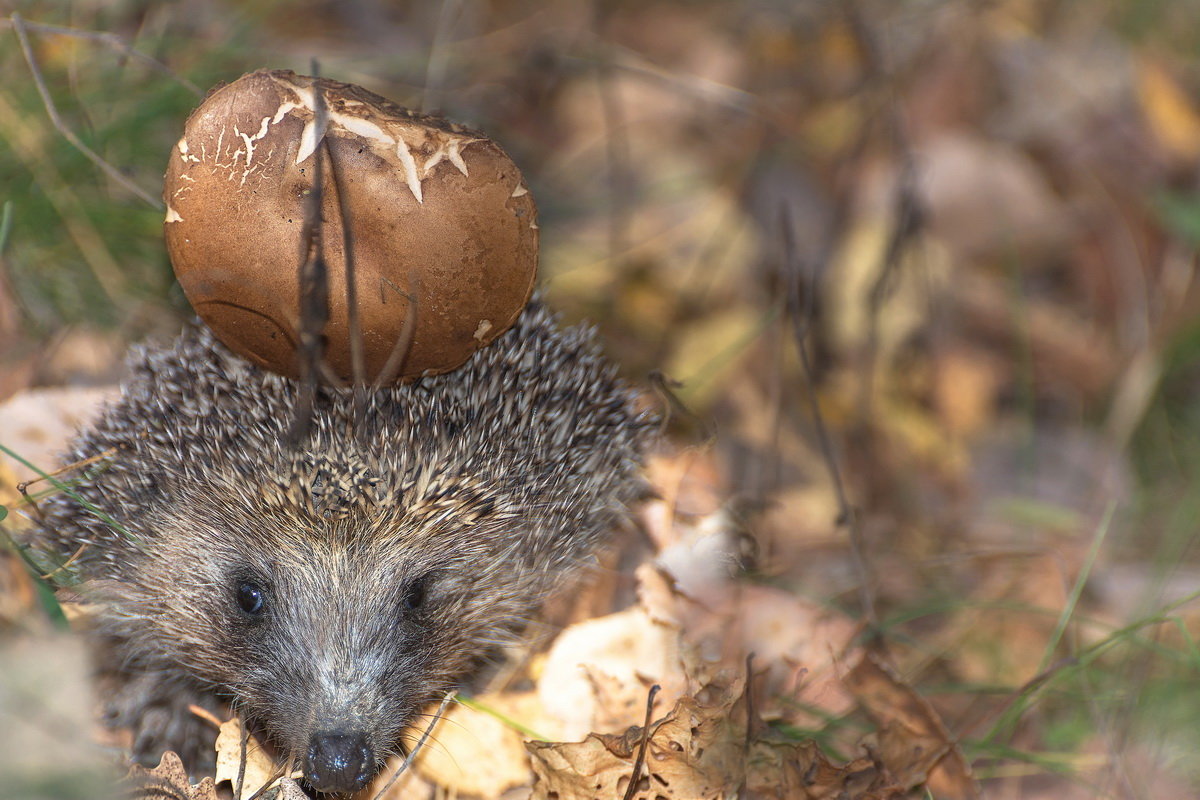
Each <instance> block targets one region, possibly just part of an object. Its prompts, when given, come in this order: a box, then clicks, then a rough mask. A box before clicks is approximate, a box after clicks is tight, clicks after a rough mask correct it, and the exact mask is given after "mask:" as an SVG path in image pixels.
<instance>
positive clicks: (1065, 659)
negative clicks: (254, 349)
mask: <svg viewBox="0 0 1200 800" xmlns="http://www.w3.org/2000/svg"><path fill="white" fill-rule="evenodd" d="M7 9H8V11H9V12H10V13H11V12H12V11H16V12H19V14H20V15H21V17H22V18H23V19H24V20H25V21H26V23H27V25H28V26H29V31H28V34H29V37H30V41H31V43H32V55H33V62H32V64H31V63H30V62H29V61H28V60H27V58H26V56H25V55H24V54H23V52H22V48H21V47H20V46H19V44H18V39H17V37H16V35H15V31H14V30H13V27H12V24H11V20H9V21H7V22H4V23H2V24H3V27H0V38H2V40H3V42H4V44H3V45H0V66H2V69H3V74H4V75H5V78H6V79H5V81H4V82H3V85H0V187H3V197H2V200H3V203H4V217H3V219H4V227H3V228H2V229H0V230H2V233H3V250H2V261H0V396H7V395H11V394H14V393H16V392H18V391H20V390H22V389H24V388H26V387H29V386H37V385H48V384H61V383H69V382H105V381H110V380H112V379H113V376H114V375H117V374H119V359H118V355H119V353H120V352H121V351H123V350H124V348H125V347H126V346H127V345H128V344H129V343H130V342H133V341H136V340H139V339H142V338H144V337H146V336H165V335H168V334H169V333H170V331H171V330H172V329H173V328H175V327H177V325H178V324H179V320H180V319H181V318H182V317H183V316H184V315H186V314H187V313H188V312H187V307H186V301H184V299H183V298H182V295H181V293H180V292H179V291H178V288H177V287H176V286H175V285H174V283H173V279H172V276H171V272H170V268H169V264H168V263H167V260H166V256H165V253H164V250H163V247H162V242H161V224H160V223H161V212H160V211H159V210H158V209H156V208H155V207H153V206H152V205H150V204H149V203H147V202H146V201H144V200H142V199H139V198H138V197H137V196H135V195H134V194H133V193H131V192H130V191H128V190H127V189H126V188H125V187H123V186H122V185H120V183H118V182H117V181H114V180H113V179H112V178H111V177H109V176H108V175H106V174H105V172H104V171H102V170H101V169H99V168H98V167H97V166H96V165H95V164H94V163H92V161H90V160H89V159H88V158H86V157H85V156H84V155H83V154H82V153H81V152H80V151H79V150H78V149H77V148H76V147H74V146H72V145H71V144H70V143H69V142H68V141H67V140H66V139H65V138H64V137H63V136H62V135H60V134H59V133H58V132H57V131H56V130H55V128H54V125H53V124H52V122H51V119H50V117H49V116H48V114H47V108H46V104H45V103H44V102H43V99H42V97H41V96H40V94H39V91H38V87H37V85H36V82H35V78H34V76H35V73H36V74H38V75H40V78H41V80H42V81H44V84H45V86H46V88H47V90H48V91H49V94H50V96H51V98H52V100H53V103H54V104H55V106H56V107H57V109H58V112H59V114H60V115H61V117H62V119H63V121H64V122H65V124H66V126H67V127H69V128H70V129H71V130H72V131H74V132H75V134H77V135H78V137H79V138H80V139H82V140H83V141H84V142H85V143H86V144H87V145H88V146H89V147H90V148H92V149H93V150H94V151H95V152H96V153H97V154H99V156H100V157H102V158H103V160H104V161H105V162H107V163H108V164H109V165H111V166H112V167H114V168H115V169H116V170H119V171H120V173H121V174H122V175H123V176H125V177H126V178H127V179H128V180H129V181H132V182H133V183H134V184H136V185H137V186H139V187H141V188H142V189H143V190H144V191H145V192H147V193H149V194H150V195H152V196H157V194H158V193H159V191H160V188H161V183H160V181H161V175H162V172H163V169H164V166H165V161H166V154H167V152H168V150H169V148H170V147H171V146H172V145H173V143H174V142H175V140H176V139H177V137H178V136H179V134H180V131H181V130H182V125H183V121H184V119H185V117H186V115H187V113H188V112H189V110H190V109H191V108H192V107H194V106H195V104H196V103H197V102H198V99H199V96H198V93H197V90H196V89H195V87H200V89H202V90H207V88H209V87H211V86H212V85H214V84H216V83H218V82H220V81H228V80H232V79H234V78H236V77H237V76H239V75H240V74H242V73H243V72H246V71H249V70H252V69H256V68H260V67H272V68H290V69H294V70H297V71H300V72H306V71H308V69H309V65H310V63H311V60H312V59H313V58H316V59H318V60H319V63H320V68H321V72H322V74H324V75H326V76H329V77H333V78H337V79H339V80H346V81H351V82H356V83H360V84H362V85H364V86H366V87H367V88H369V89H371V90H373V91H376V92H378V93H380V94H383V95H385V96H388V97H391V98H393V99H395V100H397V101H398V102H400V103H402V104H404V105H408V106H411V107H416V108H422V109H425V110H427V111H431V110H437V111H441V112H444V113H445V114H446V115H447V116H450V117H451V118H453V119H456V120H458V121H461V122H465V123H468V124H471V125H474V126H477V127H480V128H482V129H483V130H485V131H486V132H488V133H489V134H490V135H491V136H492V137H493V138H495V139H496V140H497V141H499V142H501V143H502V145H503V146H504V147H505V148H506V149H507V150H508V151H509V153H510V154H511V155H512V156H513V157H514V159H515V160H516V161H517V163H518V164H519V165H520V166H521V168H522V169H523V171H524V172H525V175H526V177H527V179H528V181H529V183H530V185H531V187H532V188H533V190H534V194H535V196H536V197H537V198H538V203H539V209H540V216H541V225H540V227H541V231H542V234H543V250H542V274H543V283H544V285H545V287H546V291H547V293H548V294H549V296H550V298H551V299H552V301H553V302H554V303H555V304H556V305H557V306H558V307H560V308H561V309H562V310H563V312H564V314H565V315H566V316H567V317H568V318H569V319H571V320H576V319H584V318H586V319H589V320H592V321H593V322H594V323H596V324H597V325H598V326H599V327H600V328H601V329H602V331H603V334H604V336H605V339H606V342H607V343H608V349H609V350H610V352H611V353H612V354H613V355H614V357H615V358H616V359H617V360H618V361H619V362H620V363H621V364H623V365H624V369H625V371H626V373H627V374H628V375H629V376H630V377H632V378H634V379H635V380H638V381H641V382H642V383H643V384H645V385H655V386H663V385H667V384H666V382H664V381H663V380H661V379H655V378H652V377H650V376H652V375H654V374H657V373H661V374H662V375H664V376H666V378H667V379H669V381H670V382H671V383H670V385H671V386H672V387H673V389H672V391H673V395H674V396H675V397H676V399H677V400H678V406H677V407H678V408H680V409H684V410H681V411H680V413H678V414H675V415H674V416H673V418H672V421H671V426H670V436H669V441H670V442H671V443H672V446H673V447H674V448H675V452H676V453H678V452H687V453H688V454H689V458H692V459H693V467H692V471H691V472H690V473H689V474H690V478H689V481H690V482H689V483H687V484H686V485H685V486H684V487H683V489H681V493H680V496H679V499H678V503H679V510H680V513H681V514H687V513H689V505H688V504H689V503H692V504H693V505H694V508H693V509H692V510H693V511H694V512H695V513H696V514H701V513H703V512H704V510H705V509H707V508H708V507H709V506H711V505H712V504H714V503H715V504H718V505H719V504H724V505H727V506H728V507H729V508H730V509H731V510H732V511H733V512H734V513H736V514H737V515H738V518H739V519H740V520H742V521H743V522H744V525H745V527H746V531H747V533H748V536H749V538H750V540H751V541H752V542H753V547H752V548H751V551H752V552H751V554H750V555H748V558H747V570H748V573H749V574H750V575H751V576H752V578H753V579H754V580H759V581H764V582H770V583H773V584H775V585H779V586H786V587H789V588H792V589H794V590H795V591H798V592H802V593H804V594H805V595H808V596H811V597H815V598H819V599H821V600H822V601H823V602H827V603H829V604H831V605H833V606H836V607H838V608H841V609H844V610H846V611H848V612H850V613H851V614H853V615H855V616H856V617H857V618H859V619H862V620H863V622H864V625H865V626H866V629H867V631H868V632H869V633H871V634H873V635H875V636H876V637H877V638H881V639H882V640H883V641H886V642H887V644H888V646H889V648H890V650H891V652H892V653H893V655H894V657H895V659H896V661H897V663H898V664H899V666H900V667H901V669H902V671H903V673H904V674H905V676H906V677H907V678H908V679H910V680H911V681H913V682H914V684H915V685H917V686H918V687H919V688H920V689H921V690H922V692H923V693H924V694H925V695H926V696H927V697H928V698H929V699H930V700H931V701H932V702H933V703H934V704H935V706H936V707H937V709H938V710H939V712H940V713H941V714H942V716H943V718H944V719H946V720H947V723H948V725H949V726H950V728H951V730H952V731H953V732H954V733H955V734H956V735H958V736H960V737H961V738H962V740H963V742H964V747H965V748H966V751H967V754H968V756H970V757H971V758H972V759H973V761H974V765H975V768H976V771H977V774H978V775H979V776H980V777H981V778H983V779H985V784H984V785H985V787H986V788H987V789H988V790H989V792H994V793H995V796H998V797H1004V796H1012V797H1016V796H1022V797H1037V796H1042V795H1044V796H1046V797H1074V796H1080V797H1086V796H1114V797H1116V796H1120V797H1125V796H1180V797H1182V796H1196V795H1197V793H1198V792H1200V760H1198V759H1197V758H1196V757H1195V755H1194V753H1195V752H1196V751H1197V746H1198V745H1200V741H1198V738H1200V734H1198V731H1200V724H1198V723H1200V693H1198V692H1196V691H1195V688H1196V685H1197V681H1198V680H1200V650H1198V649H1197V647H1196V644H1195V634H1196V632H1197V630H1200V615H1198V614H1197V605H1196V603H1195V602H1193V600H1194V596H1195V592H1196V590H1197V588H1198V587H1200V560H1198V556H1200V554H1198V553H1197V551H1196V547H1195V534H1196V531H1197V528H1198V526H1200V491H1198V489H1200V486H1198V483H1200V472H1198V470H1200V402H1198V401H1200V360H1198V358H1197V356H1198V355H1200V324H1198V323H1200V316H1198V315H1197V311H1198V310H1200V292H1198V291H1197V286H1196V247H1197V245H1198V244H1200V193H1198V189H1200V184H1198V181H1197V178H1198V176H1200V173H1198V171H1197V170H1198V167H1200V61H1198V60H1197V58H1196V52H1197V44H1200V4H1197V3H1192V2H1172V1H1170V0H1155V1H1154V2H1144V1H1142V0H1107V2H1105V1H1102V0H1086V1H1085V0H990V1H989V2H983V1H982V0H980V1H979V2H970V1H968V0H909V1H908V2H903V3H896V2H890V1H889V0H857V1H856V2H838V3H831V2H824V1H818V0H745V1H743V2H715V1H706V0H693V1H692V2H674V3H671V2H657V3H645V2H632V1H629V2H622V1H618V0H594V1H593V2H584V0H558V2H554V3H537V2H531V1H529V0H494V1H493V2H487V1H486V0H442V2H438V3H402V2H388V1H387V0H343V1H341V2H333V1H332V0H325V1H320V0H306V1H304V2H283V0H279V1H278V2H271V1H270V0H262V1H261V2H244V3H236V2H219V1H218V0H190V1H189V2H188V3H177V2H144V1H142V0H117V1H116V2H112V1H110V0H73V1H72V2H49V1H48V0H43V1H42V2H37V1H36V0H31V1H30V2H10V3H9V4H8V5H7ZM50 25H53V26H66V27H69V28H72V29H75V30H77V31H90V32H93V33H94V34H97V35H96V36H93V35H90V34H89V35H83V34H79V35H64V34H63V33H61V32H55V31H52V30H49V29H46V28H44V27H37V26H50ZM101 35H102V36H101ZM109 35H112V36H115V37H119V41H120V42H123V43H125V44H126V45H128V46H131V47H132V48H134V49H136V50H137V51H138V52H139V53H141V54H144V55H145V56H149V57H150V58H152V59H155V60H156V61H157V62H159V63H160V64H161V65H162V67H163V68H162V69H158V68H155V67H153V66H152V65H148V64H147V63H145V62H143V61H141V60H139V59H137V58H133V57H130V56H129V55H128V54H127V53H125V52H124V51H123V50H122V48H121V47H119V46H115V45H114V43H113V41H110V40H106V39H104V38H103V37H105V36H109ZM801 340H802V341H803V343H804V344H803V346H804V347H805V348H806V349H805V351H804V352H805V354H806V356H807V362H808V363H807V364H806V363H804V360H802V359H801V358H800V357H799V356H798V353H799V350H798V349H797V345H798V341H801ZM81 352H87V353H92V354H93V355H92V356H91V357H89V358H83V357H80V355H79V353H81ZM676 382H677V383H676ZM810 400H812V401H813V402H812V403H810ZM814 407H815V408H816V409H819V416H818V415H815V414H814ZM822 424H823V425H824V426H825V427H827V428H828V431H829V435H830V446H829V447H828V448H825V447H823V446H822V443H821V435H820V434H821V430H820V426H821V425H822ZM839 489H841V490H844V492H845V494H846V496H847V497H848V503H849V506H850V507H851V508H852V513H851V514H849V515H847V514H846V513H845V511H846V509H845V508H844V507H843V505H842V504H841V503H840V502H839ZM792 722H794V720H793V721H792ZM781 726H782V723H781ZM842 726H849V727H853V725H852V721H848V720H845V719H839V720H832V721H828V720H827V721H826V722H825V723H823V724H821V725H816V724H814V725H812V726H810V728H809V729H807V731H806V735H818V736H821V737H824V738H823V740H824V741H828V742H831V743H836V740H837V737H838V733H839V730H841V727H842ZM782 729H784V728H783V727H781V730H782Z"/></svg>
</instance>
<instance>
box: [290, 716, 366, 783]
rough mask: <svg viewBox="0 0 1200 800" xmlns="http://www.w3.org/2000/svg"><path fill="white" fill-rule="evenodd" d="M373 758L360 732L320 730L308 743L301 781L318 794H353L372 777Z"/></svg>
mask: <svg viewBox="0 0 1200 800" xmlns="http://www.w3.org/2000/svg"><path fill="white" fill-rule="evenodd" d="M374 766H375V756H374V754H373V753H372V752H371V748H370V746H369V745H368V744H367V737H365V736H363V735H362V734H361V733H338V732H331V731H320V732H318V733H314V734H313V737H312V740H311V741H309V743H308V755H307V756H306V757H305V759H304V779H305V780H306V781H307V782H308V783H309V784H310V785H311V786H312V788H314V789H316V790H317V791H319V792H334V793H344V792H356V791H358V790H359V789H361V788H363V787H364V786H366V785H367V781H369V780H371V776H372V775H373V774H374V769H373V768H374Z"/></svg>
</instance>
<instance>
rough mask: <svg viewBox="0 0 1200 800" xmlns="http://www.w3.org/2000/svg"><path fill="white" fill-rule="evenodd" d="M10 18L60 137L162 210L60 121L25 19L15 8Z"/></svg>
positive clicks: (159, 205)
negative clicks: (31, 43)
mask: <svg viewBox="0 0 1200 800" xmlns="http://www.w3.org/2000/svg"><path fill="white" fill-rule="evenodd" d="M9 21H10V24H11V25H12V28H13V31H15V32H16V34H17V39H18V40H19V41H20V42H21V52H22V53H23V54H24V56H25V63H26V64H28V65H29V71H30V73H31V74H32V75H33V83H34V85H35V86H36V87H37V90H38V94H39V95H41V97H42V105H43V106H45V108H46V113H47V115H49V117H50V122H51V123H53V125H54V128H55V130H57V131H58V132H59V133H60V134H62V137H63V138H64V139H66V140H67V141H68V142H70V143H71V145H72V146H73V147H74V148H75V149H76V150H78V151H79V152H81V153H83V154H84V156H86V157H87V159H88V160H89V161H91V162H92V163H93V164H95V165H96V166H97V167H99V168H100V169H101V170H102V171H103V172H104V174H105V175H107V176H108V177H109V178H111V179H112V180H113V181H115V182H116V183H118V184H120V185H121V186H123V187H125V189H126V190H128V191H129V192H131V193H133V194H134V195H135V196H137V197H139V198H141V199H142V200H144V201H146V202H147V203H148V204H149V205H150V206H151V207H152V208H156V209H158V210H159V211H162V210H163V204H162V201H161V200H158V199H157V198H155V197H153V196H152V195H150V193H148V192H147V191H146V190H145V189H143V188H142V187H140V186H138V185H137V184H136V183H134V182H133V181H131V180H130V179H129V178H127V177H125V175H123V174H122V173H121V171H120V170H119V169H117V168H116V167H114V166H113V165H112V164H110V163H108V162H107V161H105V160H104V159H103V158H102V157H101V156H100V155H99V154H98V153H97V152H96V151H94V150H92V148H90V147H88V146H87V145H86V144H84V142H83V140H82V139H80V138H79V137H78V136H76V135H75V132H74V131H72V130H71V129H70V128H69V127H68V126H67V124H66V123H65V122H63V119H62V117H61V116H59V113H58V106H56V105H55V104H54V99H53V98H51V97H50V90H49V89H48V88H47V87H46V81H45V80H44V79H43V78H42V71H41V68H40V67H38V63H37V58H35V57H34V55H33V48H32V47H31V46H30V44H29V35H28V33H27V31H26V24H25V21H24V20H23V19H21V15H20V14H18V13H17V12H15V11H14V12H13V13H12V15H11V16H10V17H9Z"/></svg>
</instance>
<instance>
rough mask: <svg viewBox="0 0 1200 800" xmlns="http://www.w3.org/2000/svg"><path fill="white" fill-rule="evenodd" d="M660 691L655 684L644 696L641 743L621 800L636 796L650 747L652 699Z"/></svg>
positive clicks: (630, 799)
mask: <svg viewBox="0 0 1200 800" xmlns="http://www.w3.org/2000/svg"><path fill="white" fill-rule="evenodd" d="M661 689H662V687H661V686H659V685H658V684H657V683H656V684H654V685H653V686H651V687H650V693H649V694H648V695H647V696H646V720H645V722H644V724H643V725H642V741H641V744H639V745H638V752H637V758H636V759H634V761H633V772H632V774H631V775H630V776H629V786H627V787H626V788H625V797H624V798H623V799H622V800H633V796H634V795H635V794H637V787H638V781H640V780H641V779H642V768H643V767H644V766H645V765H646V748H647V747H648V746H649V745H650V723H651V722H652V721H653V720H654V697H655V695H657V694H658V693H659V691H660V690H661Z"/></svg>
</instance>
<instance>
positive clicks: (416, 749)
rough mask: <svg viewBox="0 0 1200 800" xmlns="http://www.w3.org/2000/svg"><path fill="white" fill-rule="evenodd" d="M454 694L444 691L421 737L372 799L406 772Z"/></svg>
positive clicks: (376, 797)
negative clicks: (443, 695)
mask: <svg viewBox="0 0 1200 800" xmlns="http://www.w3.org/2000/svg"><path fill="white" fill-rule="evenodd" d="M456 694H457V692H454V691H449V692H446V696H445V697H443V698H442V702H441V705H439V706H438V709H437V711H436V712H435V713H434V715H433V718H432V719H430V720H429V724H428V725H426V726H425V730H424V731H423V732H422V733H421V738H420V739H418V740H417V744H416V746H415V747H413V749H412V750H411V751H410V752H409V754H408V756H407V757H406V758H405V759H404V763H403V764H401V765H400V766H399V767H398V768H397V769H396V771H395V772H394V773H392V777H390V778H388V782H387V783H385V784H384V785H383V788H381V789H380V790H379V791H378V792H377V793H376V794H375V796H374V797H373V798H372V800H379V798H381V797H383V796H384V794H386V793H387V790H388V789H390V788H392V784H393V783H395V782H396V779H397V778H399V777H400V776H401V775H403V774H404V773H405V772H407V771H408V768H409V767H410V766H412V762H413V759H415V758H416V757H417V753H419V752H421V748H422V747H424V746H425V742H426V741H427V740H428V739H429V735H430V734H431V733H433V729H434V728H435V727H436V726H437V724H438V722H440V721H441V719H442V715H443V714H444V713H446V706H448V705H450V701H451V700H453V699H454V697H455V695H456Z"/></svg>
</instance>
